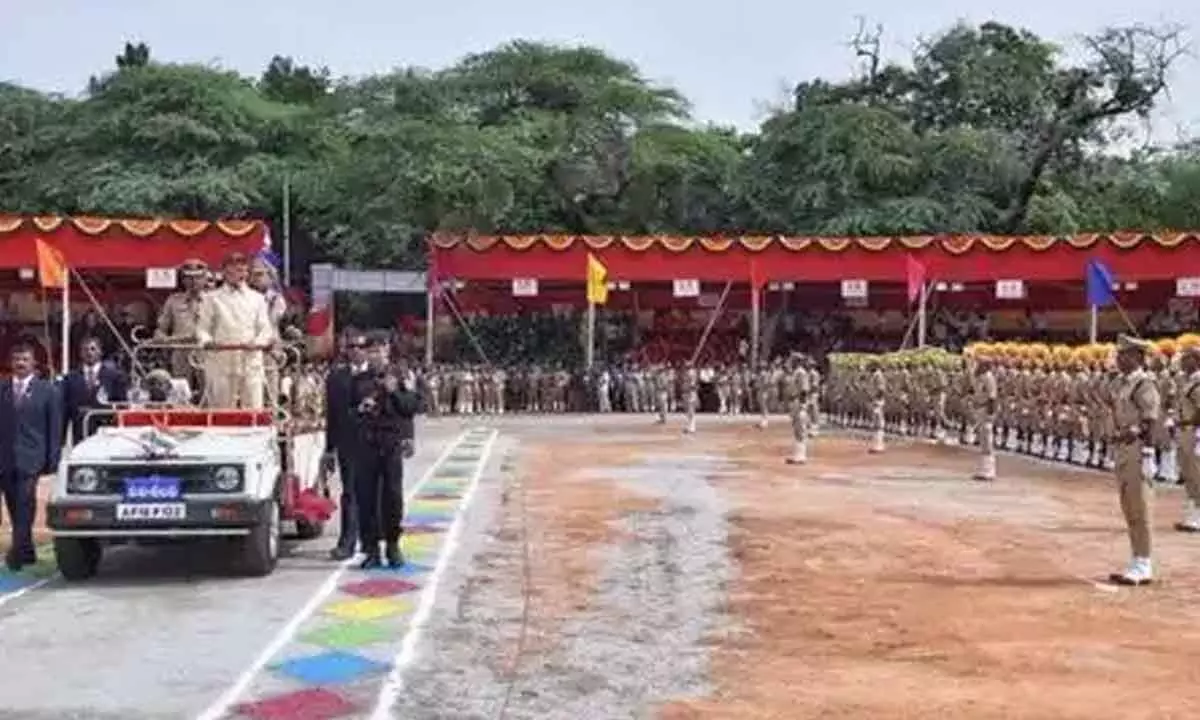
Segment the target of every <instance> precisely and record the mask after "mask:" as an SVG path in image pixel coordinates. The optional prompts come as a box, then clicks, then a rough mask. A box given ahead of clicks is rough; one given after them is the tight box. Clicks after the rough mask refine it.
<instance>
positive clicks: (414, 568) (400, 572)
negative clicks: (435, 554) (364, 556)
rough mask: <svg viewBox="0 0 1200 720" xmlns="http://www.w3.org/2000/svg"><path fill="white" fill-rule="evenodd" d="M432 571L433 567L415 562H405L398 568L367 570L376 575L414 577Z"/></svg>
mask: <svg viewBox="0 0 1200 720" xmlns="http://www.w3.org/2000/svg"><path fill="white" fill-rule="evenodd" d="M431 572H433V568H431V567H429V566H428V565H419V564H417V563H414V562H406V563H404V565H402V566H401V567H398V568H394V567H381V568H372V569H370V570H368V571H367V574H368V575H375V574H379V575H387V576H389V577H402V578H413V577H421V576H422V575H428V574H429V573H431Z"/></svg>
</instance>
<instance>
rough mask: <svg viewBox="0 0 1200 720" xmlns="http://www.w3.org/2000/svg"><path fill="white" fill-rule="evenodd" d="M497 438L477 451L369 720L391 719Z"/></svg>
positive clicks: (490, 440) (494, 432) (496, 434)
mask: <svg viewBox="0 0 1200 720" xmlns="http://www.w3.org/2000/svg"><path fill="white" fill-rule="evenodd" d="M498 436H499V432H498V431H497V430H492V431H491V435H490V436H489V437H488V439H487V441H486V442H485V443H484V444H483V447H482V449H481V450H480V454H479V459H478V460H477V462H478V463H479V464H478V465H476V466H475V472H474V473H472V474H471V479H470V481H469V483H468V485H467V490H466V492H465V493H463V496H462V500H461V501H460V502H459V505H458V511H457V512H456V513H455V515H454V521H453V522H452V523H451V524H450V529H449V530H448V531H447V532H446V540H445V541H444V543H443V544H442V551H441V553H440V555H439V556H438V561H437V565H436V566H435V567H434V568H433V571H432V572H431V573H430V574H429V579H428V580H427V581H426V583H425V587H424V588H422V590H421V599H420V601H419V602H418V604H417V610H416V612H414V613H413V616H412V620H410V621H409V624H408V632H407V633H405V635H404V639H403V640H402V641H401V642H400V652H399V653H397V654H396V659H395V660H394V661H393V663H392V671H391V672H390V673H389V674H388V677H387V679H386V680H385V681H384V683H383V685H382V686H381V687H380V688H379V698H378V700H377V701H376V703H375V711H374V712H373V713H371V720H389V719H390V718H391V717H392V705H394V704H395V703H396V699H397V698H399V697H400V692H401V690H403V689H404V670H405V668H406V667H407V666H408V664H409V663H411V662H412V661H413V660H414V659H415V658H416V656H417V642H418V641H419V639H420V637H421V631H422V630H424V629H425V625H426V624H427V623H428V622H429V618H430V616H431V615H432V614H433V605H434V601H436V600H437V591H438V585H439V584H440V583H441V579H442V573H444V572H445V571H446V568H447V567H449V566H450V559H451V558H452V557H453V556H454V553H455V551H456V550H457V549H458V541H459V536H461V535H462V532H463V527H464V526H465V525H466V523H465V522H464V518H465V517H466V514H467V508H469V507H470V505H471V500H472V498H473V497H474V496H475V490H476V489H477V488H478V487H479V480H480V478H481V477H483V472H484V470H486V469H487V466H488V462H489V461H490V460H491V457H492V449H493V448H494V447H495V445H496V438H497V437H498Z"/></svg>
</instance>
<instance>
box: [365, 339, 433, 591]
mask: <svg viewBox="0 0 1200 720" xmlns="http://www.w3.org/2000/svg"><path fill="white" fill-rule="evenodd" d="M369 344H370V350H369V356H368V367H367V370H366V371H365V372H362V373H359V374H357V375H355V376H354V380H353V385H352V395H351V398H352V402H353V405H352V406H353V407H354V408H355V410H356V412H357V413H358V417H359V427H360V429H361V431H362V450H361V454H360V455H359V457H358V461H357V463H356V468H355V499H356V500H357V502H358V529H359V537H360V540H361V542H362V551H363V552H364V553H366V558H365V559H364V560H363V562H362V567H363V568H364V569H368V568H374V567H380V566H381V565H382V560H381V557H380V552H379V543H380V541H381V540H382V541H383V543H384V557H386V559H387V562H388V564H389V565H391V566H392V567H399V566H401V565H403V564H404V557H403V555H402V554H401V553H400V532H401V528H400V523H401V521H402V520H403V518H404V460H406V459H407V458H410V457H412V455H413V443H414V435H415V432H414V423H413V420H414V418H415V416H416V414H417V412H418V410H419V409H420V404H421V400H420V397H419V396H418V395H417V394H416V392H414V388H412V387H409V386H407V385H406V384H405V383H404V382H402V380H401V378H403V377H405V375H406V373H404V372H402V370H401V369H398V368H396V367H393V366H392V364H391V362H390V359H391V358H390V343H389V342H388V339H387V337H372V338H370V341H369Z"/></svg>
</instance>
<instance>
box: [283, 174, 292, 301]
mask: <svg viewBox="0 0 1200 720" xmlns="http://www.w3.org/2000/svg"><path fill="white" fill-rule="evenodd" d="M291 180H292V179H291V177H290V176H289V175H288V174H287V173H286V172H285V173H284V174H283V286H284V287H286V288H290V287H291V286H292V182H291Z"/></svg>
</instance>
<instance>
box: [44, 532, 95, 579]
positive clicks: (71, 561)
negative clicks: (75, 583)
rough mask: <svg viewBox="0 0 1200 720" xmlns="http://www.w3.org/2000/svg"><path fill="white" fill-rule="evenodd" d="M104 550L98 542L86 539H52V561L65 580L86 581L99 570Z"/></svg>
mask: <svg viewBox="0 0 1200 720" xmlns="http://www.w3.org/2000/svg"><path fill="white" fill-rule="evenodd" d="M103 555H104V548H102V547H101V546H100V541H99V540H91V539H88V538H54V560H55V562H56V563H57V564H58V571H59V572H60V573H61V574H62V576H63V577H64V578H66V579H67V580H88V579H91V578H93V577H95V576H96V571H97V570H99V569H100V558H101V557H103Z"/></svg>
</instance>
